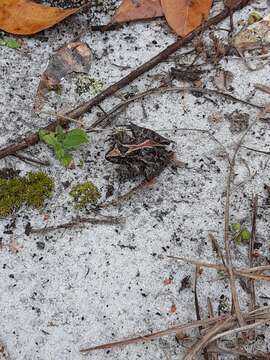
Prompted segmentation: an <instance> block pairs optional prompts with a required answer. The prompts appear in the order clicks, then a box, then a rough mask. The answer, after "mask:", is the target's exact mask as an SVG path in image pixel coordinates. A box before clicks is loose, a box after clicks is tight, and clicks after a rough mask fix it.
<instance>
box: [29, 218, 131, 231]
mask: <svg viewBox="0 0 270 360" xmlns="http://www.w3.org/2000/svg"><path fill="white" fill-rule="evenodd" d="M123 222H124V219H123V218H119V217H113V216H107V217H104V218H99V219H98V218H78V219H77V220H74V221H71V222H67V223H64V224H59V225H55V226H45V227H43V228H39V229H33V228H30V229H29V234H43V233H47V232H49V231H54V230H59V229H74V228H78V227H82V226H85V225H86V224H93V225H99V224H101V225H102V224H104V225H118V224H122V223H123Z"/></svg>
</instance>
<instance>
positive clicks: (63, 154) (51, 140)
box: [39, 125, 89, 168]
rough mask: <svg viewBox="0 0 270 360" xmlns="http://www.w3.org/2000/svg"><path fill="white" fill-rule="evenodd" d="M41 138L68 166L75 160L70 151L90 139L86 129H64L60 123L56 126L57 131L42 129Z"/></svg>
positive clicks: (63, 163)
mask: <svg viewBox="0 0 270 360" xmlns="http://www.w3.org/2000/svg"><path fill="white" fill-rule="evenodd" d="M39 138H40V140H42V141H43V142H45V143H46V144H47V145H49V146H51V147H52V148H53V150H54V153H55V156H56V158H57V159H58V160H59V161H60V162H61V164H62V165H64V166H65V167H66V168H69V167H70V166H71V164H72V162H73V157H72V156H71V155H70V154H69V151H70V150H73V149H77V148H78V147H79V146H80V145H82V144H86V143H88V141H89V139H88V135H87V133H86V132H85V130H83V129H73V130H70V131H64V130H63V128H62V127H61V126H60V125H58V126H57V127H56V129H55V132H53V131H46V130H40V131H39Z"/></svg>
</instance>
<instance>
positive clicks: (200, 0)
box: [161, 0, 213, 36]
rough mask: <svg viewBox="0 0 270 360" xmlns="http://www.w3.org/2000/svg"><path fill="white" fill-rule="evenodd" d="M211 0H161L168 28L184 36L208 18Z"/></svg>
mask: <svg viewBox="0 0 270 360" xmlns="http://www.w3.org/2000/svg"><path fill="white" fill-rule="evenodd" d="M212 3H213V0H161V6H162V9H163V12H164V14H165V17H166V20H167V22H168V24H169V25H170V27H171V28H172V29H173V31H174V32H176V33H177V34H178V35H180V36H186V35H187V34H189V33H190V32H192V31H193V30H194V29H196V28H197V27H198V26H199V25H201V23H202V22H203V21H205V20H206V19H207V18H208V15H209V12H210V9H211V6H212Z"/></svg>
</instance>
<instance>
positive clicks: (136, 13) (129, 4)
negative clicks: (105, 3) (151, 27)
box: [113, 0, 164, 23]
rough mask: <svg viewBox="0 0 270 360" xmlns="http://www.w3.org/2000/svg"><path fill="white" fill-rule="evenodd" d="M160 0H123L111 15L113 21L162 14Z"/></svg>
mask: <svg viewBox="0 0 270 360" xmlns="http://www.w3.org/2000/svg"><path fill="white" fill-rule="evenodd" d="M163 15H164V14H163V10H162V7H161V4H160V0H123V1H122V3H121V5H120V6H119V8H118V9H117V10H116V13H115V15H114V17H113V22H114V23H122V22H128V21H134V20H143V19H152V18H155V17H159V16H163Z"/></svg>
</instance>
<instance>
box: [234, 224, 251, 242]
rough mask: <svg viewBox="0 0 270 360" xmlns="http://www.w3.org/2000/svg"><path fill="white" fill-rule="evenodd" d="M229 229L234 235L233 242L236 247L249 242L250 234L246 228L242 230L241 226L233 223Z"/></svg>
mask: <svg viewBox="0 0 270 360" xmlns="http://www.w3.org/2000/svg"><path fill="white" fill-rule="evenodd" d="M231 229H232V231H233V234H234V240H235V242H236V243H237V244H238V245H239V244H241V243H242V242H246V241H249V240H250V238H251V232H250V231H249V230H248V229H247V228H242V227H241V224H239V223H234V224H232V225H231Z"/></svg>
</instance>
